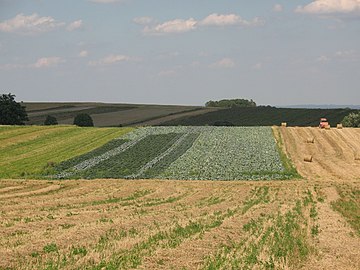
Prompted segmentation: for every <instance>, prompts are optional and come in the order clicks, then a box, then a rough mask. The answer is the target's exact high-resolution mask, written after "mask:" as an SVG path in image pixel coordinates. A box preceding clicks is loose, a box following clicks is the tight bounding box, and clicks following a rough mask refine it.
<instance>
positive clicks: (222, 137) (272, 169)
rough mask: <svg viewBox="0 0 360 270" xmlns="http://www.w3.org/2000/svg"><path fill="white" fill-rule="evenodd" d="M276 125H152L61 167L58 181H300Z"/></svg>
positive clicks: (66, 162) (57, 172)
mask: <svg viewBox="0 0 360 270" xmlns="http://www.w3.org/2000/svg"><path fill="white" fill-rule="evenodd" d="M279 151H280V150H279V149H278V147H277V145H276V141H275V139H274V137H273V134H272V129H271V128H270V127H146V128H139V129H136V130H134V131H133V132H130V133H127V134H126V135H125V136H122V137H120V138H118V139H115V140H113V141H111V142H110V143H108V144H106V145H104V146H103V147H100V148H98V149H96V150H94V151H92V152H90V153H86V154H85V155H83V156H78V157H76V158H74V159H71V160H68V161H65V162H63V163H61V164H59V165H58V166H56V167H55V171H56V172H55V174H54V176H55V178H87V179H94V178H127V179H144V178H155V179H184V180H239V179H246V180H260V179H262V180H269V179H289V178H293V177H296V176H297V174H296V173H294V171H293V169H292V168H289V167H287V166H285V165H284V163H283V160H282V159H281V154H280V152H279Z"/></svg>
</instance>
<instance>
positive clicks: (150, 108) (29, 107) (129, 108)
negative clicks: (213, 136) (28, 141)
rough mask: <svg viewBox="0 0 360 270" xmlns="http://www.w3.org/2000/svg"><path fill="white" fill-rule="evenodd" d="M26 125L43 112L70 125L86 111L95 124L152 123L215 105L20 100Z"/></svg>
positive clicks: (40, 118) (34, 122) (37, 122)
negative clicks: (34, 101)
mask: <svg viewBox="0 0 360 270" xmlns="http://www.w3.org/2000/svg"><path fill="white" fill-rule="evenodd" d="M24 105H25V107H26V111H27V113H28V115H29V120H30V121H29V122H28V123H27V124H30V125H42V124H43V123H44V121H45V119H46V116H47V115H51V116H54V117H56V118H57V120H58V122H59V124H66V125H71V124H73V121H74V117H75V116H76V115H77V114H79V113H87V114H89V115H91V117H92V118H93V120H94V125H95V126H97V127H111V126H112V127H117V126H120V125H123V126H134V125H153V124H159V123H162V122H164V121H169V120H172V119H177V118H179V117H188V116H193V115H198V114H203V113H207V112H211V111H216V110H218V108H205V107H201V106H178V105H146V104H115V103H113V104H110V103H94V102H79V103H66V102H63V103H24Z"/></svg>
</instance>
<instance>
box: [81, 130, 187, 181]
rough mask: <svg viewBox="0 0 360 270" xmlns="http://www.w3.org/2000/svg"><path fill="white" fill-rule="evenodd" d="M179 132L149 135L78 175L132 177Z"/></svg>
mask: <svg viewBox="0 0 360 270" xmlns="http://www.w3.org/2000/svg"><path fill="white" fill-rule="evenodd" d="M180 136H181V134H177V133H169V134H158V135H149V136H147V137H145V138H144V139H142V140H140V141H139V142H138V143H137V144H135V145H134V146H133V147H131V148H129V149H128V150H126V151H124V152H123V153H121V154H119V155H116V156H114V157H112V158H109V159H107V160H105V161H102V162H100V163H99V164H97V165H95V166H93V167H91V168H90V169H87V170H85V171H83V172H81V171H79V172H78V173H77V175H78V176H81V177H84V178H132V175H133V174H136V173H137V172H138V171H139V170H140V169H141V168H142V167H143V166H145V165H146V164H147V163H148V162H150V161H151V160H153V159H154V158H156V157H157V156H158V155H159V154H161V153H162V152H164V151H166V150H167V149H168V148H169V147H170V146H171V145H172V144H173V143H174V142H175V141H176V140H177V139H178V138H179V137H180Z"/></svg>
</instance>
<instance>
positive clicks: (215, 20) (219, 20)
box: [199, 13, 264, 26]
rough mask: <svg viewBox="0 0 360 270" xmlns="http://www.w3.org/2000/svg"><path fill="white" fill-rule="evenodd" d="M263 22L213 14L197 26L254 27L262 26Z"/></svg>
mask: <svg viewBox="0 0 360 270" xmlns="http://www.w3.org/2000/svg"><path fill="white" fill-rule="evenodd" d="M263 23H264V22H263V21H262V20H260V19H259V18H254V19H253V20H252V21H247V20H244V19H242V18H241V17H240V16H239V15H236V14H217V13H213V14H210V15H209V16H207V17H206V18H205V19H203V20H202V21H201V22H200V23H199V24H200V25H204V26H231V25H242V26H256V25H260V24H263Z"/></svg>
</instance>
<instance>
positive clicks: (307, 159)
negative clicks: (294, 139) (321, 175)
mask: <svg viewBox="0 0 360 270" xmlns="http://www.w3.org/2000/svg"><path fill="white" fill-rule="evenodd" d="M304 161H305V162H312V161H313V156H312V155H307V156H305V157H304Z"/></svg>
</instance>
